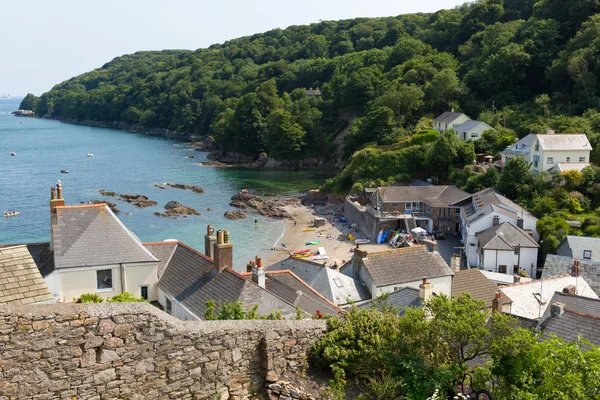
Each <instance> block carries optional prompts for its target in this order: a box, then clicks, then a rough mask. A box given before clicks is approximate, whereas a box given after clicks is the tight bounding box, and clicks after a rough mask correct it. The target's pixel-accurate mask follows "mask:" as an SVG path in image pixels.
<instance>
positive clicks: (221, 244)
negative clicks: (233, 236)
mask: <svg viewBox="0 0 600 400" xmlns="http://www.w3.org/2000/svg"><path fill="white" fill-rule="evenodd" d="M213 253H214V255H213V260H214V267H215V270H216V271H217V272H221V271H223V270H224V269H225V268H233V244H231V243H230V241H229V231H217V242H216V243H215V244H214V245H213Z"/></svg>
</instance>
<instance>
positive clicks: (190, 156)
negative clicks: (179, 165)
mask: <svg viewBox="0 0 600 400" xmlns="http://www.w3.org/2000/svg"><path fill="white" fill-rule="evenodd" d="M187 158H196V157H195V156H192V155H189V156H187Z"/></svg>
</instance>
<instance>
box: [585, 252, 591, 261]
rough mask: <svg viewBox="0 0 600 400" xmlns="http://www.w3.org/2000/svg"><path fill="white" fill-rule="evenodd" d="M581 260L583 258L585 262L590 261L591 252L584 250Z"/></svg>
mask: <svg viewBox="0 0 600 400" xmlns="http://www.w3.org/2000/svg"><path fill="white" fill-rule="evenodd" d="M583 258H585V259H586V260H591V259H592V251H591V250H584V251H583Z"/></svg>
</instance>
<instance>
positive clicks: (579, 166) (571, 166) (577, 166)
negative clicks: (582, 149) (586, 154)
mask: <svg viewBox="0 0 600 400" xmlns="http://www.w3.org/2000/svg"><path fill="white" fill-rule="evenodd" d="M590 165H591V164H590V163H589V162H564V163H557V164H556V165H555V166H554V167H552V169H551V171H553V172H559V173H561V172H567V171H579V172H581V171H583V169H584V168H586V167H589V166H590Z"/></svg>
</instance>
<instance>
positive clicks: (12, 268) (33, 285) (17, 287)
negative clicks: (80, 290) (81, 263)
mask: <svg viewBox="0 0 600 400" xmlns="http://www.w3.org/2000/svg"><path fill="white" fill-rule="evenodd" d="M42 302H43V303H53V302H54V297H52V294H51V293H50V290H48V286H47V285H46V281H44V278H42V275H41V274H40V271H39V270H38V267H37V265H36V263H35V260H34V259H33V257H32V255H31V253H30V252H29V249H28V248H27V246H25V245H20V246H12V247H3V248H0V304H32V303H42Z"/></svg>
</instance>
